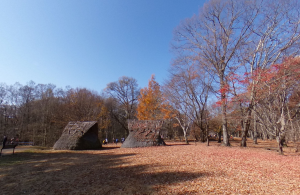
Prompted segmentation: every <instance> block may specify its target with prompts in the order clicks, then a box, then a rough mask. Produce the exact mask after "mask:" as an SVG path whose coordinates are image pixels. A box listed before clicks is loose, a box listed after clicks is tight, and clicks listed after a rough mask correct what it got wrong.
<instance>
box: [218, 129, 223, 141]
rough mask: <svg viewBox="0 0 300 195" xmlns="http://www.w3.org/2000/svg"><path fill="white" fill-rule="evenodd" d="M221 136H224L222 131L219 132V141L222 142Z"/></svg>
mask: <svg viewBox="0 0 300 195" xmlns="http://www.w3.org/2000/svg"><path fill="white" fill-rule="evenodd" d="M221 136H222V131H219V133H218V143H221Z"/></svg>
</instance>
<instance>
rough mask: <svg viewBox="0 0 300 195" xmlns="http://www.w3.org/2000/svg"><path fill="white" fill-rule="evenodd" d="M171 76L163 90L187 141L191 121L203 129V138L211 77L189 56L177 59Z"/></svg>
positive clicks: (203, 135)
mask: <svg viewBox="0 0 300 195" xmlns="http://www.w3.org/2000/svg"><path fill="white" fill-rule="evenodd" d="M170 73H171V77H170V79H169V80H168V81H167V82H166V84H165V85H164V88H163V91H164V94H165V95H166V97H167V99H168V101H169V102H170V104H171V105H172V107H173V108H174V109H175V110H176V111H175V112H174V113H175V115H174V117H175V118H176V120H177V121H178V123H179V124H180V126H181V128H182V130H183V133H184V136H185V139H186V142H187V137H186V133H187V130H188V128H189V126H190V124H191V123H195V124H196V125H197V126H198V127H199V128H200V129H201V135H202V136H201V140H202V141H204V139H205V134H206V136H207V132H206V129H207V128H206V125H205V122H206V118H207V116H206V114H207V113H206V106H207V100H208V96H209V93H210V92H211V78H210V77H208V76H207V74H206V73H205V71H203V70H201V69H199V67H197V65H196V64H195V63H194V62H193V61H191V60H189V58H181V59H177V60H176V61H175V62H174V63H173V65H172V68H171V70H170Z"/></svg>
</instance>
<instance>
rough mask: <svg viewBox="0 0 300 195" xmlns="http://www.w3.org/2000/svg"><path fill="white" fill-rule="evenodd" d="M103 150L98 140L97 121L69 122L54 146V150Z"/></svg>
mask: <svg viewBox="0 0 300 195" xmlns="http://www.w3.org/2000/svg"><path fill="white" fill-rule="evenodd" d="M98 148H101V143H100V141H99V138H98V124H97V121H87V122H80V121H76V122H69V123H68V125H67V126H66V127H65V129H64V130H63V132H62V135H61V137H60V138H59V140H58V141H57V142H56V143H55V144H54V146H53V149H54V150H87V149H98Z"/></svg>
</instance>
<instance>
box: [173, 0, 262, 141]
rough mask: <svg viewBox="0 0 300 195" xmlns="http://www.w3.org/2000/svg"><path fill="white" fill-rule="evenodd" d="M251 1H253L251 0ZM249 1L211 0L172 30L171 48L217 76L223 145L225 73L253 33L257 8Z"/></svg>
mask: <svg viewBox="0 0 300 195" xmlns="http://www.w3.org/2000/svg"><path fill="white" fill-rule="evenodd" d="M254 2H255V1H254ZM254 2H253V1H240V0H225V1H224V0H211V1H209V2H208V3H206V4H205V5H204V6H203V8H202V9H201V10H200V12H199V15H194V16H193V17H192V18H189V19H186V20H185V21H184V22H183V23H181V25H180V26H179V27H178V28H177V29H176V30H175V42H174V49H175V50H177V51H179V52H180V55H188V56H191V58H193V60H195V61H199V62H200V64H202V66H203V67H204V68H205V69H206V70H207V71H208V72H209V73H210V74H213V75H216V76H217V77H218V81H217V82H218V83H219V89H220V99H221V102H222V105H221V107H222V129H223V144H224V145H225V146H229V145H230V143H229V138H228V130H227V118H226V91H224V90H223V89H224V88H226V85H227V84H226V75H227V74H228V72H230V71H231V69H232V68H234V67H235V66H236V63H237V61H238V55H239V50H240V49H241V48H242V47H243V46H244V45H245V44H246V42H247V41H248V38H249V37H250V35H251V34H252V33H253V32H252V31H251V26H252V25H253V22H254V20H255V19H256V17H257V13H258V8H257V7H256V4H255V3H254Z"/></svg>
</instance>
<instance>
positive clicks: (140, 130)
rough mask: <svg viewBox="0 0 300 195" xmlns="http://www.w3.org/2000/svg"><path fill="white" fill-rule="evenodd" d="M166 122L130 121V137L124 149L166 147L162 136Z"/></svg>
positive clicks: (123, 146)
mask: <svg viewBox="0 0 300 195" xmlns="http://www.w3.org/2000/svg"><path fill="white" fill-rule="evenodd" d="M163 124H164V121H160V120H153V121H151V120H145V121H142V120H141V121H140V120H129V121H128V129H129V135H128V137H127V138H126V140H125V142H124V143H123V144H122V146H121V147H122V148H135V147H147V146H160V145H166V144H165V142H164V141H163V139H162V138H161V136H160V133H161V130H162V127H163Z"/></svg>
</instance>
